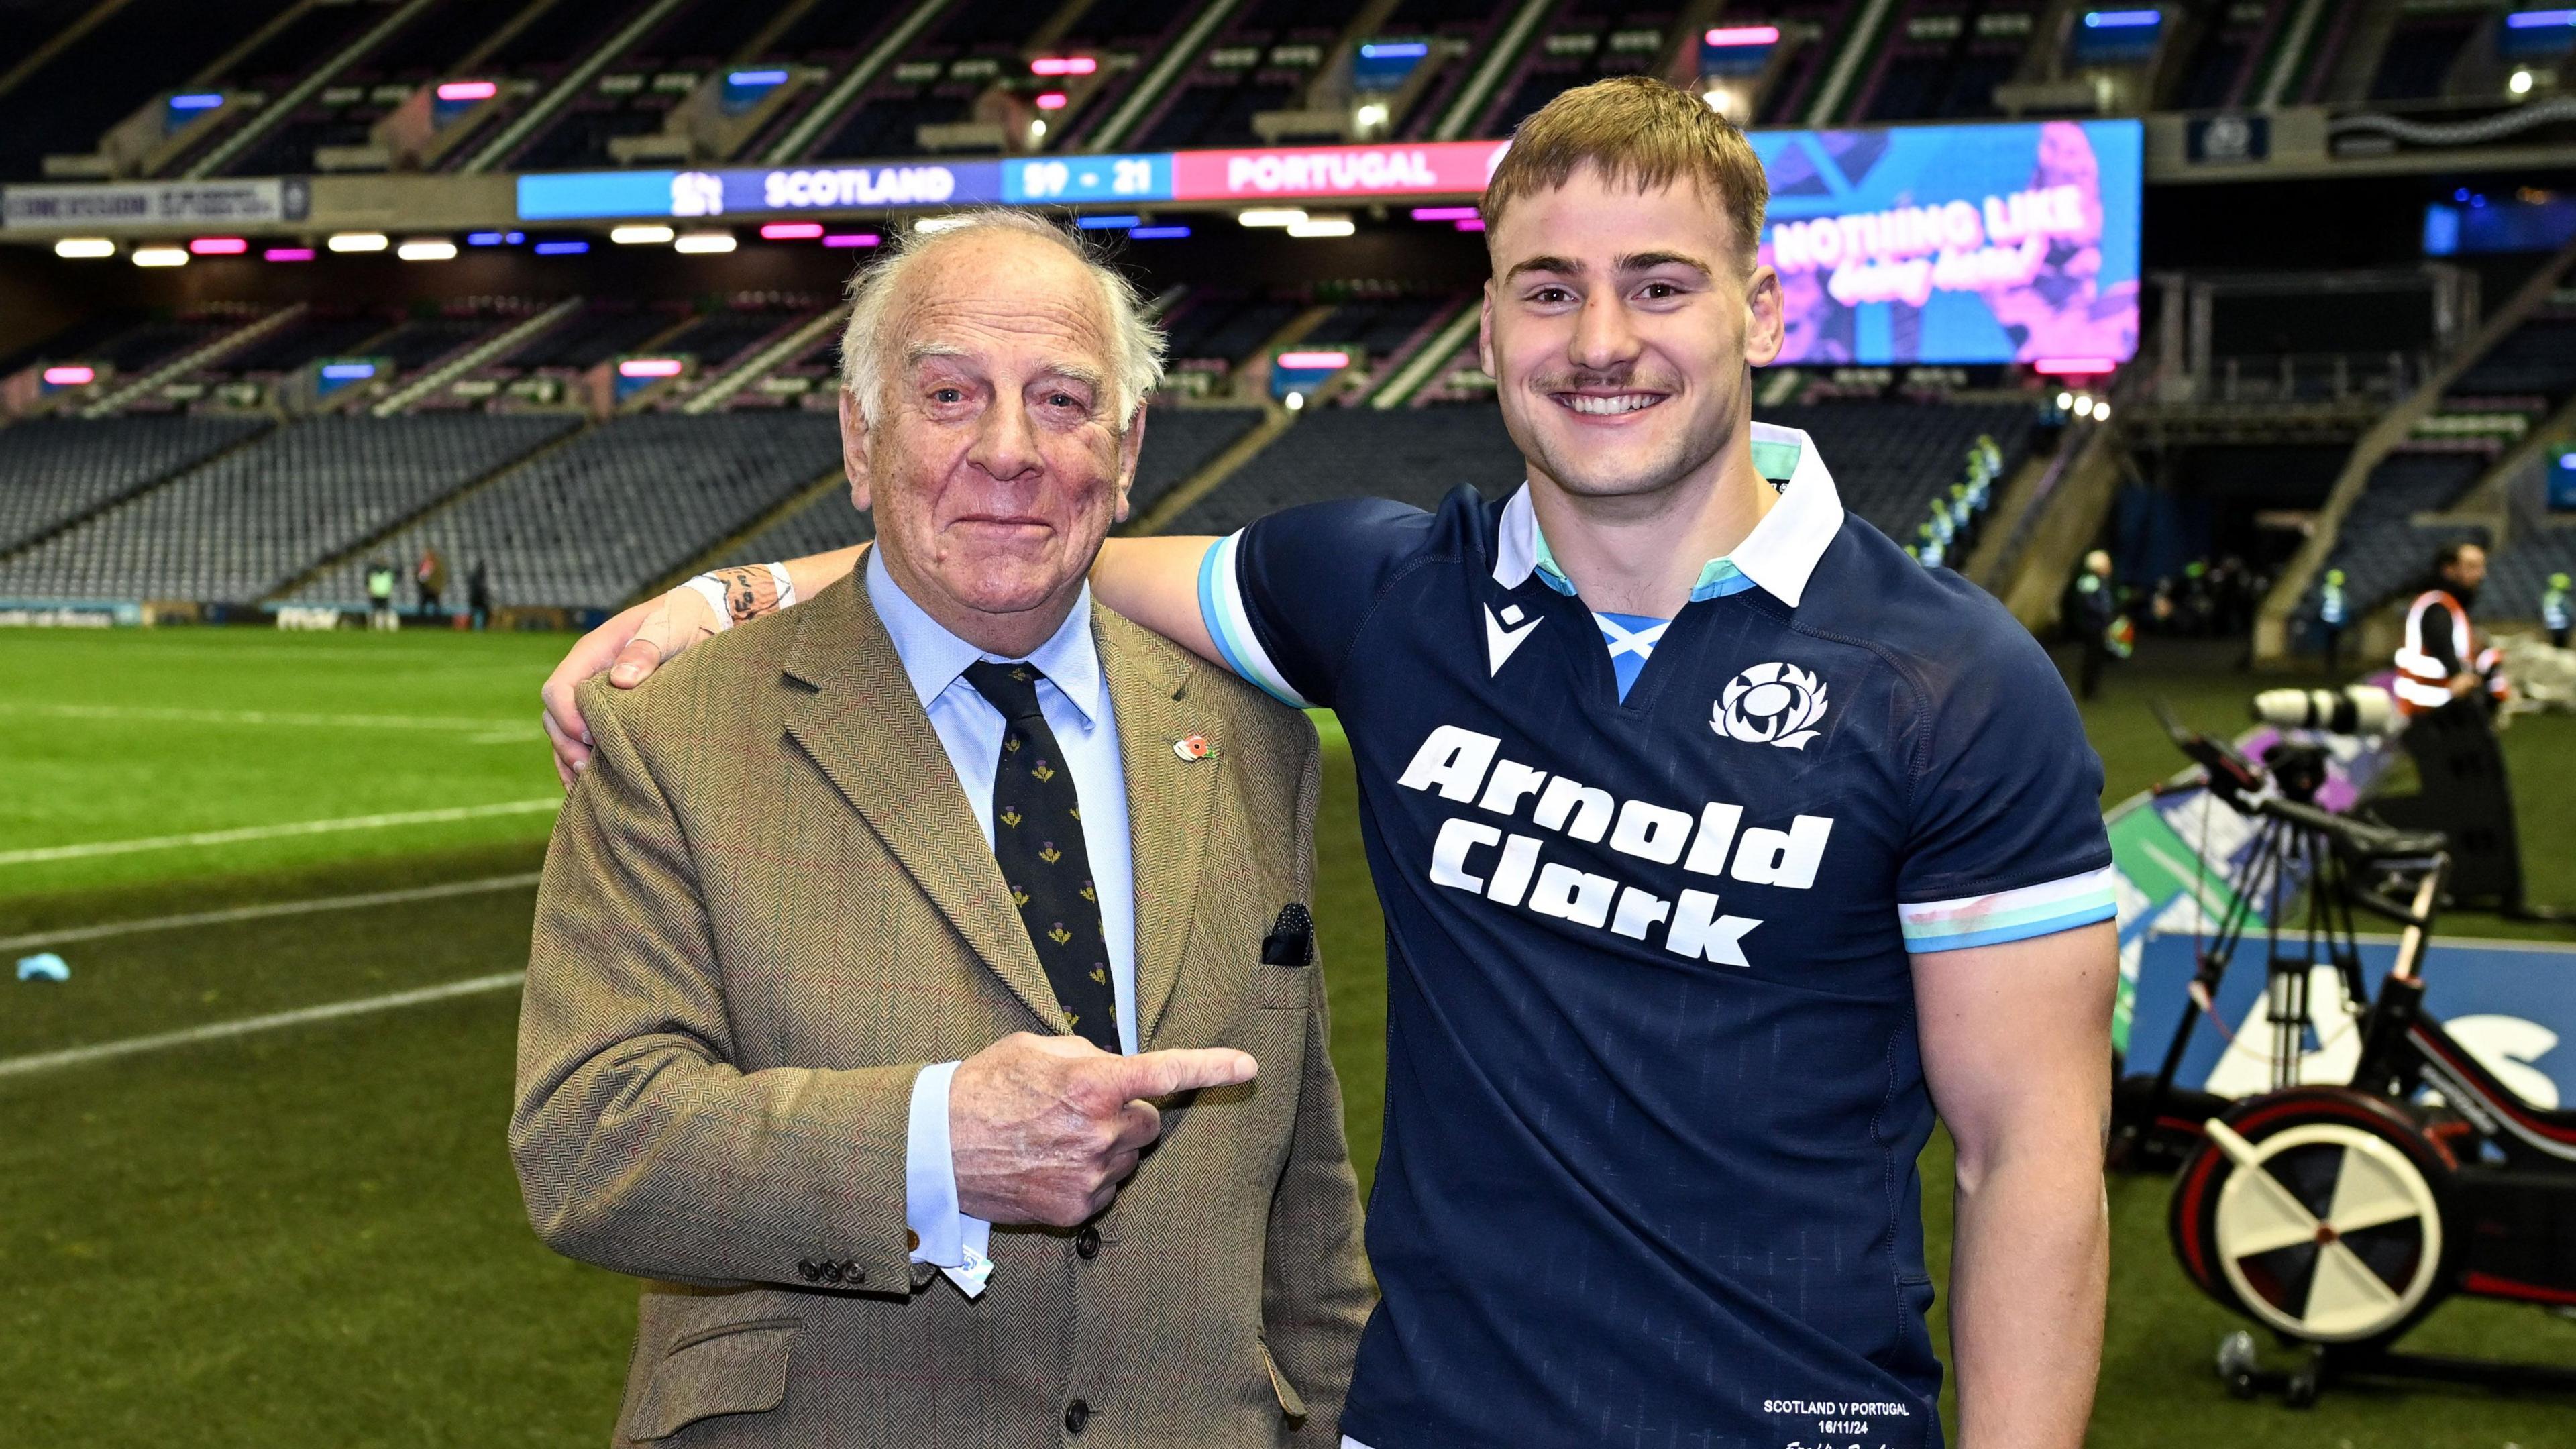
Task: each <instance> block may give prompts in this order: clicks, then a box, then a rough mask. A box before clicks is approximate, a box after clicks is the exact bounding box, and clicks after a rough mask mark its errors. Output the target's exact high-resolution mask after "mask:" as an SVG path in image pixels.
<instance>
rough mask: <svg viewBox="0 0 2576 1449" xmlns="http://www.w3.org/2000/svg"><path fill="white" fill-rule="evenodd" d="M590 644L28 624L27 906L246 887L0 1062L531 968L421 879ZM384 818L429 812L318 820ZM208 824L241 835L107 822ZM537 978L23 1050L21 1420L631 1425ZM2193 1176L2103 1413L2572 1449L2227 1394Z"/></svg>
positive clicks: (18, 923) (590, 1429)
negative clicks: (2175, 1235)
mask: <svg viewBox="0 0 2576 1449" xmlns="http://www.w3.org/2000/svg"><path fill="white" fill-rule="evenodd" d="M566 642H567V641H566V639H565V638H564V637H563V636H559V635H555V636H549V635H534V636H506V635H482V636H460V635H450V634H444V633H438V634H422V633H407V634H404V635H401V636H398V637H383V636H369V635H361V634H349V633H342V634H333V635H321V636H304V635H293V634H269V633H263V632H251V631H211V630H210V631H189V630H166V631H158V632H132V633H116V634H87V633H46V632H33V633H24V634H12V635H9V636H6V637H0V680H5V681H6V687H5V689H0V734H4V735H5V738H6V739H7V740H8V742H9V743H8V748H7V749H6V750H0V938H18V937H24V936H29V935H33V934H37V933H42V932H50V931H59V930H64V929H70V928H78V927H86V926H94V925H97V924H100V923H104V922H115V921H121V920H133V919H140V918H146V917H160V916H166V915H170V914H175V913H184V912H217V911H229V912H233V913H234V914H233V917H232V918H230V919H223V920H215V921H209V922H204V923H200V924H196V925H192V926H188V927H186V928H182V929H171V930H159V931H151V932H143V933H129V934H123V935H113V936H106V937H101V938H97V939H92V940H87V941H75V942H71V943H67V944H62V945H59V946H57V947H55V949H58V950H60V951H61V952H62V954H63V955H64V956H65V957H66V958H67V959H69V961H70V962H71V964H72V967H73V971H74V975H73V977H72V979H71V981H70V982H68V983H66V984H63V985H60V986H51V985H34V984H30V985H20V984H18V983H16V982H15V981H14V980H8V979H0V993H5V994H0V1001H5V1002H6V1003H7V1009H5V1010H0V1059H7V1058H13V1057H18V1056H22V1055H26V1054H30V1053H36V1052H45V1051H54V1050H59V1049H63V1048H66V1047H76V1046H82V1045H88V1044H95V1043H108V1042H120V1041H127V1040H131V1039H133V1038H137V1037H142V1036H148V1035H152V1034H155V1033H162V1032H169V1031H173V1030H179V1029H184V1028H190V1027H196V1026H200V1025H204V1024H208V1023H221V1022H230V1021H239V1020H243V1019H247V1018H253V1017H258V1016H262V1015H265V1014H269V1013H274V1012H282V1011H290V1010H295V1009H298V1008H303V1007H309V1006H313V1005H317V1004H323V1003H331V1002H340V1001H349V1000H354V999H358V998H365V997H372V996H379V995H383V994H386V993H390V992H399V991H404V990H408V989H411V988H416V987H425V986H436V985H439V984H441V983H447V982H455V981H461V980H469V979H472V978H475V977H480V976H486V975H490V974H493V973H498V972H506V971H510V970H514V969H516V968H517V967H519V966H521V965H523V964H524V962H525V954H526V943H527V927H528V914H529V909H530V903H531V901H532V899H533V891H532V889H531V888H530V887H528V886H526V885H524V884H518V885H504V886H502V887H499V888H493V889H481V890H476V891H473V892H470V893H462V894H445V895H427V896H423V895H421V894H420V888H423V887H434V886H437V885H439V884H441V883H452V882H474V881H486V880H490V879H493V878H496V877H506V876H511V875H514V874H522V873H526V872H530V871H533V870H534V869H536V867H537V865H538V864H539V862H540V860H541V858H542V854H543V847H544V837H545V832H546V829H547V828H548V825H549V823H550V821H551V815H550V813H548V811H547V810H546V809H544V808H542V807H536V806H533V805H532V804H531V803H530V802H537V801H544V800H547V799H548V798H549V797H551V796H552V795H553V794H554V793H555V787H554V781H553V777H552V773H551V771H550V770H549V768H548V766H547V764H546V762H545V759H544V753H543V746H542V743H541V737H540V736H539V734H538V731H537V728H536V724H535V714H536V699H535V689H536V683H537V681H538V679H539V678H540V677H542V675H543V673H544V672H545V669H546V668H547V667H548V666H549V665H550V664H551V662H552V661H553V659H554V658H555V657H556V656H557V655H558V654H559V653H560V652H561V650H562V648H563V647H564V645H565V643H566ZM2250 688H2251V685H2250V684H2249V682H2248V679H2247V678H2246V677H2245V676H2234V675H2224V674H2220V675H2196V676H2195V675H2166V676H2158V675H2153V674H2148V673H2144V672H2142V671H2130V672H2127V673H2122V674H2118V675H2115V677H2114V679H2113V681H2112V683H2111V686H2110V688H2109V689H2108V691H2107V692H2106V695H2105V697H2104V699H2103V700H2102V701H2101V702H2100V703H2099V704H2098V705H2096V706H2094V707H2092V708H2090V709H2089V710H2088V712H2087V713H2088V723H2089V725H2090V726H2091V728H2092V732H2093V738H2094V741H2095V744H2096V747H2097V748H2098V749H2100V750H2101V752H2102V754H2103V756H2104V758H2105V761H2106V764H2107V765H2108V768H2109V772H2110V790H2111V794H2112V795H2113V796H2114V797H2117V796H2119V795H2124V794H2127V793H2128V792H2130V791H2132V790H2134V789H2137V788H2139V787H2140V786H2142V785H2144V784H2146V783H2147V782H2148V781H2150V780H2153V779H2155V778H2158V777H2161V776H2163V775H2165V774H2168V773H2170V772H2171V770H2172V769H2173V768H2174V766H2175V764H2176V757H2174V756H2173V755H2172V753H2171V751H2170V749H2169V747H2168V746H2166V745H2165V744H2164V742H2163V740H2162V737H2161V735H2160V734H2159V733H2158V732H2157V730H2156V728H2155V726H2154V724H2153V722H2152V720H2151V719H2149V717H2148V715H2147V712H2146V710H2145V707H2144V701H2145V699H2146V698H2147V696H2148V695H2150V694H2161V695H2164V696H2166V697H2168V698H2171V699H2172V700H2173V701H2174V702H2175V703H2176V704H2177V705H2178V706H2179V707H2180V708H2181V709H2182V711H2183V712H2184V713H2185V715H2186V716H2187V717H2190V718H2192V719H2195V720H2197V721H2199V722H2201V723H2204V724H2206V725H2208V726H2212V727H2233V725H2234V724H2235V723H2236V722H2237V721H2239V720H2241V718H2242V717H2243V708H2244V704H2243V702H2244V699H2245V696H2246V694H2247V693H2248V691H2249V689H2250ZM1323 723H1324V724H1325V726H1326V733H1327V742H1328V746H1338V743H1339V742H1338V737H1337V736H1336V735H1335V733H1334V732H1333V731H1332V730H1331V728H1330V721H1329V720H1326V721H1324V722H1323ZM2508 751H2509V754H2510V755H2511V757H2512V760H2513V764H2514V768H2515V771H2516V781H2517V785H2518V788H2519V792H2520V802H2521V806H2522V823H2523V830H2524V839H2525V853H2526V859H2527V864H2528V868H2529V869H2530V871H2531V874H2532V877H2533V880H2532V887H2533V893H2534V895H2535V897H2536V898H2538V899H2543V900H2561V901H2564V900H2570V899H2576V824H2571V822H2576V769H2571V768H2570V762H2571V761H2576V721H2570V720H2566V719H2542V720H2533V721H2526V722H2525V723H2524V724H2523V725H2521V726H2520V727H2519V728H2517V729H2515V730H2514V731H2513V732H2512V733H2511V734H2510V735H2509V736H2508ZM1332 758H1333V763H1334V772H1333V774H1332V776H1331V778H1330V781H1329V783H1328V787H1327V792H1326V799H1325V810H1326V816H1327V818H1326V820H1325V823H1324V831H1323V849H1322V859H1321V869H1322V883H1321V885H1320V887H1319V889H1318V892H1317V895H1318V902H1317V911H1316V914H1317V916H1318V919H1319V923H1320V926H1321V929H1322V932H1323V936H1324V951H1325V961H1326V965H1327V970H1328V973H1329V980H1330V982H1331V987H1332V999H1333V1009H1334V1051H1335V1057H1336V1060H1337V1061H1338V1062H1339V1064H1340V1066H1341V1071H1342V1079H1343V1084H1344V1087H1345V1090H1346V1091H1347V1093H1348V1095H1349V1098H1350V1122H1351V1137H1352V1144H1353V1148H1354V1151H1355V1153H1356V1154H1357V1156H1358V1158H1359V1160H1360V1163H1361V1173H1362V1176H1363V1179H1364V1180H1365V1178H1366V1177H1367V1175H1368V1172H1369V1168H1370V1166H1371V1165H1372V1164H1373V1163H1374V1161H1375V1158H1376V1155H1377V1143H1378V1109H1379V1104H1380V1101H1381V1091H1382V1082H1383V1070H1382V1069H1383V1062H1382V1054H1383V1042H1384V989H1383V958H1382V954H1381V943H1380V936H1379V933H1380V925H1379V920H1378V914H1377V908H1376V903H1375V901H1374V899H1373V897H1372V895H1371V892H1370V890H1369V885H1368V880H1367V871H1366V865H1365V863H1364V862H1363V860H1362V859H1361V854H1360V850H1359V848H1358V827H1357V816H1356V802H1355V799H1354V794H1353V790H1352V786H1351V780H1350V773H1349V759H1348V754H1347V751H1346V750H1340V749H1336V750H1334V751H1333V754H1332ZM387 816H391V817H395V818H396V819H397V821H398V822H406V823H393V824H381V823H379V824H369V825H365V826H363V827H360V828H340V827H339V826H337V825H333V826H330V827H328V828H321V829H315V828H312V827H313V825H314V823H315V822H347V821H351V820H375V819H378V818H380V817H387ZM281 827H294V829H291V830H290V829H281ZM205 833H218V834H220V835H222V836H224V837H225V838H221V839H218V840H215V841H213V842H208V843H198V844H155V845H151V846H148V847H146V848H136V849H122V848H120V849H116V850H105V851H102V850H99V849H97V848H96V847H98V846H99V845H101V844H102V843H128V844H130V843H132V842H136V841H166V840H167V839H168V838H170V837H184V836H194V835H201V834H205ZM388 891H402V892H409V893H411V896H410V898H407V899H403V900H398V901H394V902H391V903H388V904H385V905H382V906H378V907H372V908H367V909H358V910H344V911H333V912H327V913H314V914H293V915H269V916H258V915H244V914H243V913H242V912H241V910H240V908H242V907H245V906H256V905H258V904H260V903H264V902H293V901H298V900H306V899H311V898H315V897H323V896H334V895H344V894H350V893H358V892H388ZM2451 924H2452V926H2453V928H2454V929H2456V930H2458V931H2459V932H2460V933H2462V934H2473V935H2498V934H2529V933H2532V928H2509V927H2507V926H2506V925H2505V924H2504V923H2499V922H2495V921H2492V920H2485V919H2478V918H2471V917H2459V918H2454V920H2453V921H2452V923H2451ZM2562 934H2563V933H2562ZM29 949H32V948H29ZM5 954H6V956H7V957H8V958H14V957H15V956H16V955H19V954H22V951H20V950H11V951H8V952H6V953H5ZM515 1011H516V996H515V994H514V993H512V992H509V991H484V992H480V993H476V994H470V995H464V996H459V997H455V998H453V999H448V1000H442V1001H439V1002H436V1003H433V1004H427V1005H420V1006H413V1007H409V1008H405V1009H402V1010H396V1011H387V1012H381V1013H376V1014H371V1015H363V1016H353V1017H347V1018H343V1019H338V1020H331V1021H323V1022H317V1023H313V1024H309V1025H300V1026H294V1027H289V1028H285V1029H280V1030H272V1031H265V1032H260V1033H256V1034H250V1035H243V1036H238V1037H233V1038H229V1039H224V1040H217V1041H209V1042H203V1043H199V1044H194V1045H182V1046H175V1047H170V1048H167V1049H161V1050H152V1051H144V1052H136V1053H132V1054H129V1055H123V1056H118V1057H113V1058H109V1059H104V1060H99V1061H94V1062H90V1063H86V1064H81V1065H75V1066H68V1067H63V1068H59V1069H55V1070H49V1071H43V1072H33V1073H18V1074H9V1075H0V1120H5V1122H6V1124H7V1125H6V1127H5V1129H0V1426H6V1427H5V1428H0V1442H5V1443H10V1444H20V1443H23V1444H29V1445H47V1446H53V1445H62V1446H93V1445H95V1446H129V1445H130V1446H146V1445H150V1446H163V1445H171V1444H189V1445H205V1446H229V1445H241V1446H254V1445H256V1446H306V1445H312V1446H335V1449H336V1446H363V1445H396V1444H400V1445H451V1444H452V1445H495V1444H508V1445H591V1444H597V1443H600V1442H602V1441H603V1440H604V1439H605V1437H606V1435H607V1433H608V1429H609V1424H610V1420H611V1418H612V1417H613V1415H614V1412H615V1407H616V1400H617V1392H618V1386H619V1384H620V1382H621V1379H622V1375H623V1373H624V1369H625V1359H626V1346H627V1343H628V1336H629V1333H630V1332H631V1329H632V1326H633V1306H632V1305H633V1290H632V1288H631V1287H630V1286H629V1284H628V1283H627V1282H626V1281H625V1280H623V1279H620V1278H617V1277H615V1276H613V1275H610V1274H607V1273H603V1272H599V1271H597V1270H594V1269H590V1268H586V1267H583V1266H580V1265H577V1264H573V1263H569V1262H566V1261H564V1260H562V1259H559V1258H556V1257H554V1256H553V1255H551V1254H550V1253H548V1252H547V1251H546V1250H545V1249H543V1248H542V1247H540V1246H539V1245H538V1244H537V1243H536V1241H535V1239H534V1238H533V1237H532V1236H531V1235H530V1234H529V1232H528V1230H527V1226H526V1223H525V1221H524V1220H523V1218H522V1217H521V1214H520V1209H519V1203H518V1196H517V1190H516V1186H515V1184H514V1183H513V1181H512V1180H511V1176H510V1169H509V1163H508V1160H507V1157H506V1155H505V1152H504V1149H503V1142H502V1125H503V1121H504V1119H505V1116H506V1113H507V1111H508V1105H509V1081H510V1057H511V1050H512V1039H513V1029H514V1017H515ZM2564 1049H2576V1046H2571V1047H2565V1048H2562V1050H2564ZM1924 1170H1925V1173H1926V1177H1927V1191H1926V1214H1927V1217H1928V1218H1929V1220H1930V1221H1929V1224H1928V1226H1929V1228H1930V1232H1931V1238H1932V1241H1933V1243H1934V1244H1935V1250H1936V1262H1935V1265H1934V1266H1935V1270H1936V1273H1937V1272H1939V1271H1941V1270H1942V1269H1944V1268H1946V1262H1944V1261H1941V1260H1942V1259H1943V1258H1945V1257H1946V1252H1945V1251H1944V1250H1945V1248H1946V1244H1947V1239H1948V1229H1949V1204H1948V1194H1947V1192H1946V1190H1945V1185H1946V1180H1947V1175H1948V1158H1947V1154H1946V1151H1945V1149H1944V1147H1943V1146H1942V1144H1940V1143H1939V1142H1937V1141H1936V1143H1935V1144H1934V1146H1933V1149H1932V1150H1931V1151H1930V1152H1929V1153H1927V1154H1926V1157H1925V1161H1924ZM2164 1201H2165V1184H2164V1183H2163V1182H2161V1181H2158V1180H2150V1179H2137V1178H2123V1179H2118V1180H2115V1181H2114V1182H2113V1183H2112V1184H2111V1211H2112V1217H2113V1224H2114V1230H2115V1250H2114V1262H2113V1285H2112V1311H2111V1329H2110V1340H2109V1351H2108V1356H2107V1362H2106V1364H2105V1368H2104V1373H2103V1380H2102V1386H2101V1397H2100V1408H2099V1411H2098V1413H2097V1415H2096V1419H2095V1427H2094V1432H2093V1442H2095V1443H2097V1444H2100V1445H2105V1446H2148V1445H2194V1446H2197V1445H2205V1444H2264V1445H2282V1446H2316V1449H2419V1446H2440V1449H2449V1446H2457V1449H2497V1446H2503V1445H2510V1444H2519V1445H2522V1446H2528V1449H2537V1446H2541V1445H2553V1444H2554V1445H2563V1444H2570V1443H2576V1428H2571V1427H2570V1426H2571V1425H2576V1404H2570V1403H2568V1402H2565V1401H2556V1402H2551V1401H2543V1400H2527V1399H2526V1400H2516V1399H2509V1398H2502V1397H2496V1396H2490V1395H2486V1394H2482V1393H2477V1392H2472V1391H2466V1390H2440V1389H2432V1388H2423V1387H2354V1388H2346V1389H2339V1390H2337V1391H2335V1392H2333V1393H2330V1394H2329V1395H2328V1396H2327V1398H2326V1399H2325V1401H2324V1403H2323V1404H2322V1405H2321V1406H2319V1407H2318V1408H2316V1409H2314V1410H2310V1411H2307V1412H2304V1413H2294V1412H2292V1411H2289V1410H2285V1409H2283V1408H2281V1407H2279V1406H2278V1405H2276V1404H2255V1405H2247V1404H2238V1403H2235V1402H2233V1401H2231V1400H2229V1399H2227V1398H2226V1397H2225V1395H2224V1394H2223V1393H2222V1392H2221V1390H2220V1387H2219V1384H2218V1381H2217V1379H2216V1376H2215V1375H2214V1374H2213V1373H2212V1372H2211V1369H2210V1367H2209V1364H2210V1354H2211V1351H2212V1349H2213V1347H2214V1346H2215V1344H2216V1342H2217V1340H2218V1337H2219V1335H2220V1334H2221V1333H2222V1332H2224V1331H2226V1330H2227V1329H2229V1328H2231V1327H2234V1326H2236V1325H2235V1322H2234V1320H2232V1319H2230V1318H2229V1317H2228V1316H2227V1315H2225V1314H2224V1313H2222V1312H2221V1311H2220V1310H2219V1309H2217V1308H2216V1307H2215V1306H2214V1305H2211V1304H2209V1303H2207V1302H2205V1301H2204V1300H2202V1299H2201V1298H2199V1297H2198V1296H2197V1295H2196V1294H2194V1293H2193V1292H2192V1291H2191V1290H2190V1289H2188V1288H2187V1287H2186V1286H2185V1285H2184V1283H2183V1281H2182V1278H2181V1275H2180V1273H2179V1271H2178V1270H2177V1269H2176V1268H2175V1266H2174V1265H2173V1263H2172V1261H2171V1257H2170V1254H2169V1253H2168V1251H2167V1249H2166V1246H2165V1242H2164V1216H2163V1215H2164ZM1937 1321H1938V1319H1937V1315H1936V1326H1937ZM2412 1344H2413V1346H2416V1347H2420V1348H2423V1349H2425V1350H2428V1351H2449V1352H2459V1353H2480V1354H2490V1355H2502V1356H2513V1357H2520V1358H2527V1359H2541V1360H2545V1361H2554V1362H2560V1363H2576V1323H2571V1322H2569V1321H2567V1320H2565V1319H2561V1318H2553V1317H2551V1316H2548V1315H2545V1314H2543V1313H2540V1312H2538V1311H2535V1310H2529V1309H2514V1308H2505V1307H2501V1306H2496V1305H2487V1304H2469V1303H2455V1304H2452V1305H2449V1306H2447V1307H2445V1308H2443V1309H2442V1310H2441V1311H2440V1312H2439V1313H2438V1314H2436V1315H2435V1317H2434V1318H2433V1319H2432V1321H2431V1322H2430V1324H2429V1325H2428V1326H2427V1327H2426V1328H2425V1329H2424V1330H2422V1331H2421V1332H2420V1333H2419V1334H2418V1335H2416V1336H2415V1338H2414V1339H2413V1340H2412ZM1971 1449H1973V1446H1971Z"/></svg>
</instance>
